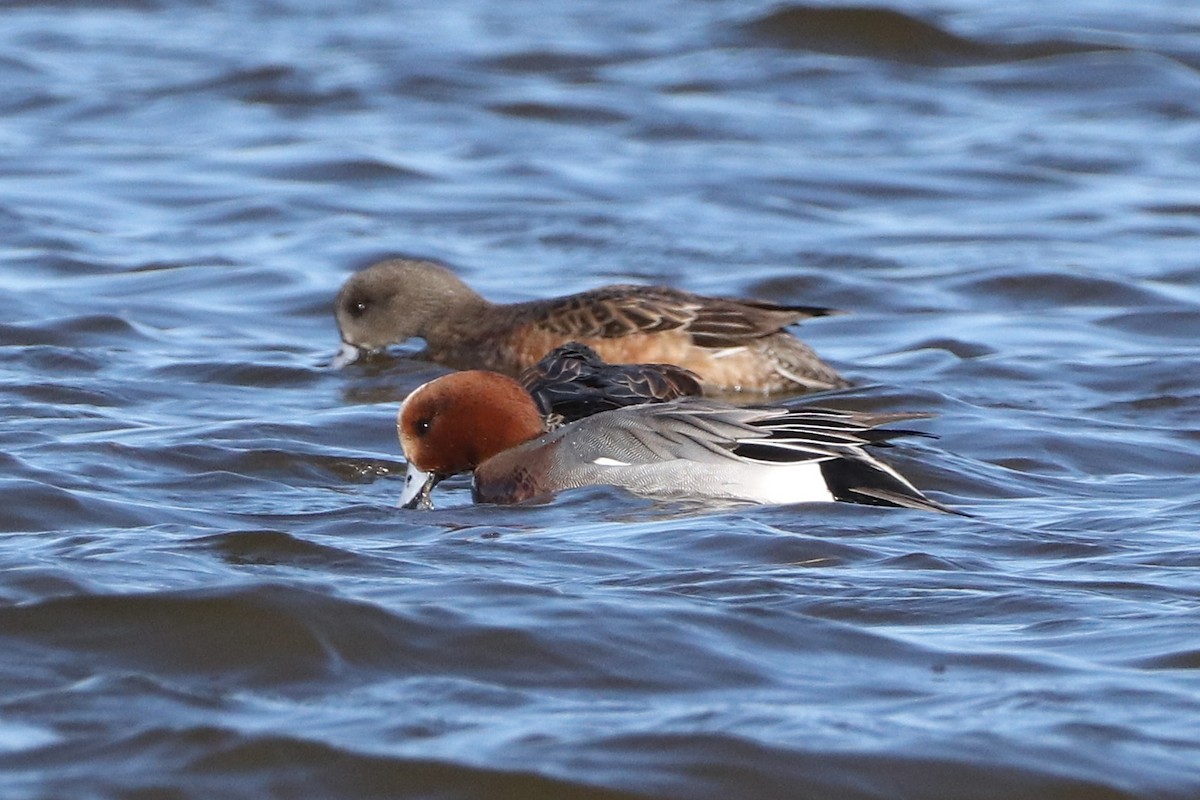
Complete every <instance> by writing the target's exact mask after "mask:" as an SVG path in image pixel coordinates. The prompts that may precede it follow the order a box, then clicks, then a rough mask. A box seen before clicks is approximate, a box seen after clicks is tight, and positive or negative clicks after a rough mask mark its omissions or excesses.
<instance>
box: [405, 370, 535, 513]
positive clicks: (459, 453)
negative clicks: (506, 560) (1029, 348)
mask: <svg viewBox="0 0 1200 800" xmlns="http://www.w3.org/2000/svg"><path fill="white" fill-rule="evenodd" d="M396 428H397V433H398V434H399V436H400V446H401V448H403V450H404V456H405V458H406V459H408V469H409V477H408V478H407V479H406V486H405V490H404V494H403V496H402V497H401V501H400V504H401V505H402V506H405V507H411V506H413V505H415V504H416V503H417V502H418V501H419V502H421V503H423V504H424V503H427V502H428V497H427V495H428V492H429V491H430V490H431V489H432V488H433V484H435V483H436V482H437V481H439V480H441V479H442V478H445V477H448V476H450V475H455V474H457V473H459V472H470V471H472V470H474V469H475V468H476V467H477V466H479V465H480V464H482V463H483V462H484V461H487V460H488V459H489V458H491V457H492V456H494V455H496V454H497V453H502V452H504V451H505V450H508V449H510V448H513V447H516V446H517V445H519V444H522V443H524V442H527V441H529V440H530V439H533V438H536V437H537V436H540V435H541V434H542V433H543V432H544V430H545V427H544V422H543V418H542V416H541V414H540V413H539V411H538V408H537V405H536V404H535V403H534V402H533V398H532V397H530V396H529V393H528V392H526V391H525V389H524V388H522V386H521V384H519V383H517V382H516V381H514V380H513V379H512V378H509V377H506V376H504V375H501V374H499V373H496V372H485V371H482V370H471V371H468V372H454V373H451V374H449V375H444V376H442V377H440V378H438V379H436V380H432V381H430V382H429V383H426V384H425V385H423V386H420V387H418V388H417V389H416V390H414V391H413V393H412V394H410V395H409V396H408V398H407V399H406V400H405V401H404V403H403V405H401V406H400V414H399V416H398V417H397V420H396ZM421 481H424V483H422V482H421Z"/></svg>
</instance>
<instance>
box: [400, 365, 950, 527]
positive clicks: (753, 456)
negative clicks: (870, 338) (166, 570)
mask: <svg viewBox="0 0 1200 800" xmlns="http://www.w3.org/2000/svg"><path fill="white" fill-rule="evenodd" d="M924 416H927V415H924V414H868V413H861V412H853V411H839V410H834V409H827V408H811V407H809V408H805V407H800V408H743V407H739V406H733V405H728V404H725V403H719V402H716V401H713V400H708V399H704V398H697V397H683V398H679V399H676V400H671V401H669V402H665V403H650V404H643V405H632V406H627V407H624V408H617V409H614V410H611V411H603V412H600V413H598V414H593V415H591V416H588V417H585V418H583V419H580V420H578V421H575V422H571V423H569V424H567V425H563V426H562V427H559V428H557V429H554V430H547V426H546V422H545V418H544V417H543V415H542V413H541V411H540V409H539V408H538V406H537V404H536V403H535V402H534V400H533V398H532V397H531V396H530V395H529V393H528V392H527V391H526V390H525V389H524V387H522V386H521V384H519V383H517V382H516V381H515V380H513V379H512V378H509V377H507V376H504V375H500V374H499V373H495V372H487V371H482V370H472V371H467V372H456V373H451V374H449V375H444V376H442V377H440V378H437V379H435V380H433V381H430V382H429V383H426V384H424V385H423V386H420V387H418V388H417V389H416V390H414V391H413V392H412V393H411V394H410V395H409V396H408V397H407V398H406V399H405V400H404V403H403V404H402V405H401V407H400V413H399V415H398V419H397V430H398V433H399V437H400V445H401V447H402V448H403V450H404V455H405V457H406V458H407V460H408V473H407V475H406V476H405V485H404V491H403V493H402V495H401V498H400V505H401V506H403V507H405V508H416V507H418V506H420V507H424V508H428V507H431V505H432V504H431V502H430V498H429V495H430V492H431V491H432V490H433V487H434V486H435V485H436V484H437V483H438V482H439V481H440V480H442V479H443V478H446V477H448V476H450V475H455V474H458V473H464V472H473V473H474V483H473V487H472V494H473V497H474V499H475V501H476V502H482V503H517V502H521V501H524V500H530V499H535V498H544V497H549V496H551V495H553V494H554V493H556V492H559V491H562V490H564V489H572V488H577V487H580V486H601V485H605V486H619V487H623V488H625V489H628V490H629V491H631V492H634V493H636V494H641V495H646V496H651V497H662V498H680V499H686V498H693V499H706V498H711V499H717V500H733V501H745V502H753V503H800V502H810V501H833V500H844V501H849V502H856V503H865V504H868V505H882V506H901V507H907V508H918V509H926V510H934V511H950V509H948V508H946V507H945V506H943V505H942V504H940V503H938V502H937V501H935V500H931V499H930V498H928V497H926V496H925V495H924V494H922V493H921V491H920V490H919V489H917V488H916V487H915V486H913V484H912V483H911V482H910V481H909V480H908V479H906V478H905V477H904V476H902V475H900V473H898V472H897V471H896V470H895V469H893V468H892V467H891V466H889V465H888V464H886V463H884V462H883V461H880V460H879V459H878V458H876V457H875V456H874V455H873V454H872V453H871V452H870V450H869V449H868V448H870V447H871V446H872V445H883V444H886V443H887V442H888V440H889V439H892V438H894V437H897V436H903V435H910V434H916V433H917V432H915V431H908V430H897V429H883V430H877V428H878V426H880V425H884V424H887V423H891V422H896V421H899V420H904V419H913V418H917V417H924Z"/></svg>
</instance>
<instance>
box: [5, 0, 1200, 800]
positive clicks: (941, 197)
mask: <svg viewBox="0 0 1200 800" xmlns="http://www.w3.org/2000/svg"><path fill="white" fill-rule="evenodd" d="M563 6H564V4H558V3H548V2H516V3H508V4H503V5H501V4H486V3H471V2H464V3H446V4H443V5H442V6H440V7H437V8H433V9H424V8H422V9H418V8H413V7H408V6H407V5H406V4H403V3H392V2H357V3H346V4H338V5H336V6H331V5H329V4H322V3H306V2H301V1H300V0H277V1H276V2H271V3H266V2H259V3H250V4H245V3H232V2H227V0H212V1H211V2H208V3H205V4H186V3H178V2H174V1H173V0H161V1H160V0H127V2H123V3H104V4H100V3H87V2H82V1H77V2H57V3H55V2H46V3H39V2H16V3H9V4H6V5H5V6H3V7H2V8H0V53H2V54H3V55H0V236H2V241H3V243H4V247H3V248H2V249H0V308H2V309H3V311H2V312H0V404H2V405H3V409H4V418H5V423H4V425H3V426H2V427H0V463H3V466H4V469H3V471H2V472H0V794H3V796H4V797H6V798H9V797H11V798H26V797H28V798H60V797H72V798H182V797H214V796H219V797H226V798H239V797H244V798H263V797H329V798H334V797H345V798H370V797H400V796H413V797H418V796H419V797H455V798H459V797H462V798H471V797H478V798H495V797H520V798H534V797H547V798H550V797H553V798H559V797H582V798H649V797H653V798H689V799H691V798H731V797H737V798H804V797H812V798H823V797H839V798H857V797H863V798H867V797H873V798H902V797H911V798H938V797H945V798H1011V797H1039V798H1089V799H1090V798H1106V797H1114V798H1115V797H1129V798H1132V797H1137V798H1190V797H1196V796H1200V725H1198V724H1197V722H1196V720H1197V719H1200V677H1198V675H1200V672H1198V671H1200V634H1198V633H1197V631H1200V588H1198V587H1200V550H1198V548H1197V541H1200V477H1198V476H1200V446H1198V445H1200V426H1198V424H1197V419H1198V417H1197V408H1198V403H1200V348H1198V347H1197V341H1198V339H1200V246H1198V245H1200V241H1198V240H1200V7H1197V6H1196V5H1195V4H1193V3H1188V2H1169V0H1159V1H1158V2H1148V3H1139V4H1129V3H1116V2H1102V1H1100V0H1090V1H1089V2H1081V3H1076V4H1068V5H1064V6H1062V7H1058V6H1054V5H1052V4H1046V3H1032V2H1024V1H1023V0H1021V1H1018V2H1012V3H1006V4H1004V5H1003V6H997V5H995V4H992V3H983V2H971V1H970V0H947V2H940V3H936V4H935V3H929V2H918V1H917V0H912V2H903V1H902V0H896V1H895V2H891V3H890V4H889V5H887V6H873V7H872V8H871V9H869V10H866V11H863V10H861V9H856V8H851V7H847V6H836V5H828V4H814V5H811V6H804V5H797V4H792V5H778V4H775V3H770V2H753V3H741V2H732V0H730V1H729V2H724V1H722V0H716V1H715V2H707V3H693V2H675V1H673V0H650V1H649V2H644V3H637V4H627V5H619V4H611V3H600V2H579V3H572V4H566V6H565V7H563ZM396 254H408V255H418V256H423V257H433V258H438V259H442V260H445V261H446V262H448V263H450V264H452V265H453V266H454V267H455V268H456V270H458V271H459V273H460V274H462V275H463V277H464V278H465V279H466V280H467V281H468V282H469V283H471V284H472V285H473V286H474V287H476V288H477V289H478V290H479V291H481V292H482V293H483V294H485V295H486V296H488V297H490V298H491V299H493V300H496V301H516V300H524V299H530V298H535V297H545V296H549V295H552V294H560V293H565V292H569V291H576V290H582V289H586V288H591V287H595V286H599V285H602V284H604V283H611V282H615V281H643V282H655V283H667V284H672V285H677V286H681V287H685V288H688V289H691V290H694V291H700V292H706V293H711V294H727V295H735V296H750V297H759V298H765V299H773V300H777V301H780V302H796V303H805V304H811V305H823V306H831V307H836V308H841V309H846V310H847V311H849V312H851V313H848V314H845V315H842V316H838V317H833V318H829V319H822V320H814V321H811V322H809V323H807V324H805V325H804V326H802V328H801V329H800V330H799V333H801V334H802V336H803V338H805V340H806V341H808V342H809V343H811V344H812V345H813V346H814V347H815V348H816V349H817V350H818V352H820V353H821V354H822V355H823V356H825V357H826V358H828V359H829V360H830V361H831V362H833V363H834V364H836V365H837V367H838V368H839V369H840V370H841V371H842V372H843V373H844V374H845V375H847V376H848V377H850V378H852V379H853V380H855V381H856V382H857V385H856V387H855V388H853V389H851V390H848V391H845V392H839V393H836V394H834V395H833V396H832V397H830V398H828V400H827V402H829V403H834V402H836V403H838V404H842V405H845V406H846V407H852V408H872V409H880V410H893V411H895V410H925V411H931V412H934V413H936V414H937V416H936V417H935V418H934V419H931V420H929V421H925V422H922V423H921V426H922V428H923V429H924V430H927V431H929V432H931V433H935V434H937V435H938V437H939V438H938V439H936V440H917V441H915V442H912V443H906V444H905V445H904V446H903V447H900V448H897V449H896V450H895V451H894V455H893V460H894V462H895V463H896V464H897V465H898V466H899V467H900V468H901V469H902V470H903V471H904V472H905V473H906V474H907V475H909V476H911V477H912V479H913V480H914V482H916V483H917V484H918V485H919V486H921V487H922V488H924V489H926V490H928V491H929V492H930V494H931V495H932V496H934V497H936V498H937V499H939V500H941V501H943V502H946V503H948V504H950V505H953V506H954V507H956V508H961V509H963V510H965V511H968V512H970V513H971V514H972V515H974V516H973V517H972V518H970V519H962V518H955V517H949V516H941V515H934V514H927V513H918V512H909V511H903V510H891V509H872V508H864V507H855V506H844V505H837V506H822V505H810V506H792V507H779V508H756V507H706V506H704V505H698V504H669V503H655V502H650V501H646V500H641V499H637V498H633V497H630V496H628V495H626V494H623V493H621V492H620V491H617V490H611V489H603V488H602V489H590V490H585V491H578V492H570V493H567V494H565V495H563V496H561V497H559V498H558V499H556V500H555V501H553V502H551V503H548V504H542V505H534V506H528V507H513V508H497V507H488V506H472V505H471V504H470V498H469V492H468V490H467V482H466V481H465V480H463V479H456V480H453V481H450V482H447V484H445V485H444V486H443V487H441V488H440V489H439V494H440V498H439V509H438V510H436V511H433V512H427V513H421V512H405V511H401V510H399V509H397V508H396V507H395V501H396V498H397V497H398V495H399V492H400V483H401V477H402V475H403V471H404V463H403V459H402V456H401V454H400V451H399V446H398V444H397V443H396V441H395V435H394V415H395V413H396V409H397V407H398V404H399V401H400V399H401V398H403V396H404V395H405V393H406V392H407V391H409V390H411V389H412V388H414V387H415V386H417V385H419V384H420V383H423V382H424V381H426V380H429V379H430V378H432V377H434V376H436V375H438V374H440V373H441V372H442V370H441V368H439V367H436V366H434V365H431V364H428V363H424V362H421V361H418V360H414V359H411V358H408V357H405V351H403V350H402V351H400V352H398V353H396V355H395V357H394V358H391V359H387V360H383V361H379V362H372V363H369V364H364V365H353V366H352V367H350V368H347V369H344V370H334V369H331V368H329V367H328V362H329V360H330V358H331V357H332V355H333V353H334V352H335V350H336V347H337V343H338V337H337V331H336V328H335V326H334V322H333V317H332V313H331V312H332V301H333V295H334V293H335V292H336V290H337V288H338V286H340V284H341V282H342V281H343V280H344V279H345V277H346V276H347V275H348V274H349V273H350V272H351V271H352V270H353V269H355V268H357V267H361V266H363V265H365V264H367V263H370V262H371V261H372V260H373V259H375V258H378V257H382V256H387V255H396Z"/></svg>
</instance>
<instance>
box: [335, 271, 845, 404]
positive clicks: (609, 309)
mask: <svg viewBox="0 0 1200 800" xmlns="http://www.w3.org/2000/svg"><path fill="white" fill-rule="evenodd" d="M334 313H335V316H336V317H337V324H338V329H339V331H340V332H341V337H342V348H341V351H340V352H339V353H338V356H337V358H336V359H335V361H334V363H335V364H338V365H344V364H347V363H350V362H352V361H354V360H356V359H357V358H358V357H359V356H360V355H361V354H362V353H364V352H374V351H379V350H382V349H384V348H386V347H387V346H388V345H392V344H401V343H403V342H406V341H408V340H409V339H412V338H421V339H424V340H425V345H426V349H425V352H424V354H423V355H424V356H425V357H426V358H428V359H430V360H431V361H436V362H438V363H441V364H445V365H447V366H450V367H454V368H456V369H489V370H495V371H497V372H503V373H504V374H506V375H512V376H515V375H517V374H518V373H520V371H521V370H523V369H525V368H527V367H529V366H531V365H532V364H534V363H536V362H537V361H538V359H540V358H542V356H544V355H545V354H546V353H547V352H549V351H550V350H551V349H553V348H554V347H557V346H558V345H561V344H564V343H566V342H569V341H572V340H574V341H578V342H581V343H582V344H586V345H588V346H589V347H591V348H593V349H594V350H595V351H596V352H597V353H599V354H600V356H601V357H602V358H603V359H604V360H605V361H609V362H611V363H618V364H631V363H645V362H661V363H667V364H675V365H678V366H680V367H683V368H685V369H688V370H691V371H692V372H694V373H696V374H697V375H699V376H700V378H701V380H702V381H703V383H704V387H705V389H706V390H708V391H718V392H729V391H748V392H758V393H768V392H804V391H819V390H824V389H831V388H837V387H843V386H847V385H848V383H847V381H846V380H845V379H843V378H842V377H841V376H840V375H838V374H837V372H836V371H835V370H834V369H833V368H832V367H830V366H829V365H827V364H825V363H824V362H823V361H821V359H820V358H819V357H818V356H817V355H816V353H814V352H813V351H812V349H811V348H810V347H808V345H806V344H804V343H803V342H801V341H800V340H799V339H797V338H795V337H794V336H792V334H790V333H788V332H787V330H785V329H786V328H787V326H789V325H793V324H795V323H797V322H800V321H801V320H805V319H809V318H811V317H822V316H826V315H829V314H833V313H836V312H835V311H833V310H832V309H828V308H819V307H815V306H796V305H777V304H775V303H767V302H761V301H757V300H733V299H726V298H718V297H705V296H702V295H698V294H692V293H691V292H685V291H681V290H679V289H670V288H667V287H663V286H632V285H616V286H606V287H603V288H600V289H593V290H592V291H588V292H582V293H580V294H573V295H569V296H566V297H557V298H553V299H549V300H533V301H530V302H525V303H513V304H509V305H502V304H495V303H490V302H488V301H487V300H486V299H484V298H483V297H482V296H480V295H479V294H478V293H476V292H475V291H474V290H472V289H471V288H470V287H469V286H467V285H466V284H465V283H463V281H462V280H460V279H459V278H458V276H456V275H455V274H454V273H453V272H451V271H450V270H449V269H447V268H446V267H444V266H442V265H440V264H436V263H433V262H431V261H421V260H415V259H407V258H397V259H391V260H389V261H382V262H380V263H378V264H374V265H372V266H370V267H367V268H366V269H363V270H361V271H359V272H357V273H355V274H354V275H352V276H351V277H350V278H349V279H348V280H347V281H346V283H345V285H344V286H342V289H341V291H340V292H338V296H337V301H336V305H335V309H334Z"/></svg>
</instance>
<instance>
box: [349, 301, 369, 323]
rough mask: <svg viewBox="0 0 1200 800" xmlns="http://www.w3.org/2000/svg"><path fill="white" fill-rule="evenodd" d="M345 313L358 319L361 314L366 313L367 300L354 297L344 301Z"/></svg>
mask: <svg viewBox="0 0 1200 800" xmlns="http://www.w3.org/2000/svg"><path fill="white" fill-rule="evenodd" d="M346 313H347V314H349V315H350V316H352V317H354V318H355V319H358V318H359V317H361V316H362V315H363V314H365V313H367V301H366V300H362V299H354V298H351V299H350V300H347V301H346Z"/></svg>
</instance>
